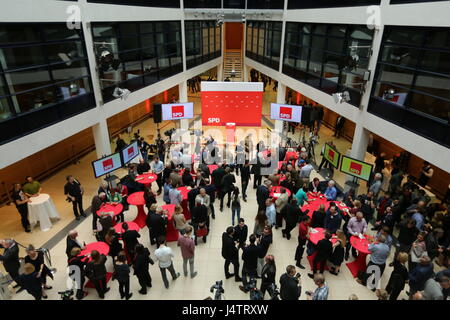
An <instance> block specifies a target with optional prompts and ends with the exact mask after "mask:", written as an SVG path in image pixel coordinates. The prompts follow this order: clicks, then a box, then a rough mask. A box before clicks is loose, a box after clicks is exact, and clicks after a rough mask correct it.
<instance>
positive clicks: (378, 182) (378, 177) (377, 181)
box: [369, 172, 383, 198]
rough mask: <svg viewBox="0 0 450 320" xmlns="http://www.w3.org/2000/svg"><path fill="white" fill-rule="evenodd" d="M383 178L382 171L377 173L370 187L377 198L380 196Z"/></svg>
mask: <svg viewBox="0 0 450 320" xmlns="http://www.w3.org/2000/svg"><path fill="white" fill-rule="evenodd" d="M381 178H383V175H382V174H381V173H379V172H377V173H375V177H374V182H373V183H372V185H371V186H370V188H369V191H372V192H373V195H374V196H375V198H376V197H378V193H379V192H380V189H381Z"/></svg>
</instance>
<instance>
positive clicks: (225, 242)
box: [222, 227, 242, 282]
mask: <svg viewBox="0 0 450 320" xmlns="http://www.w3.org/2000/svg"><path fill="white" fill-rule="evenodd" d="M233 235H234V228H233V227H228V228H227V231H226V232H224V233H223V234H222V257H223V258H224V259H225V264H224V270H225V277H226V278H227V279H229V278H231V277H233V276H234V279H235V280H236V282H240V281H242V278H241V277H239V256H238V248H237V247H236V243H235V242H234V239H233ZM230 263H232V264H233V267H234V273H230V271H229V267H230Z"/></svg>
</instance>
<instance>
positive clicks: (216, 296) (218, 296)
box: [209, 280, 225, 300]
mask: <svg viewBox="0 0 450 320" xmlns="http://www.w3.org/2000/svg"><path fill="white" fill-rule="evenodd" d="M214 290H216V293H215V294H214V300H222V294H223V293H225V290H224V289H223V281H222V280H219V281H216V283H215V284H214V285H213V286H212V287H211V289H209V291H210V292H211V293H213V292H214Z"/></svg>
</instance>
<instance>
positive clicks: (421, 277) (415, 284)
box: [408, 263, 434, 292]
mask: <svg viewBox="0 0 450 320" xmlns="http://www.w3.org/2000/svg"><path fill="white" fill-rule="evenodd" d="M433 273H434V272H433V264H431V263H430V264H429V265H426V266H424V265H421V264H418V265H417V266H416V267H415V268H414V269H413V270H412V271H411V272H410V273H409V277H408V278H409V287H410V289H411V290H412V291H413V292H416V291H421V290H423V289H424V287H425V282H427V280H428V279H430V278H431V277H433Z"/></svg>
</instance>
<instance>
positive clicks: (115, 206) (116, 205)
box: [97, 203, 123, 217]
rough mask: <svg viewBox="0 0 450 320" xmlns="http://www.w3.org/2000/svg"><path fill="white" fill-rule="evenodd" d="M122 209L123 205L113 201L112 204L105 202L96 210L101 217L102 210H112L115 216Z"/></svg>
mask: <svg viewBox="0 0 450 320" xmlns="http://www.w3.org/2000/svg"><path fill="white" fill-rule="evenodd" d="M122 211H123V205H122V204H121V203H114V204H109V203H105V204H103V205H102V206H101V207H100V209H99V210H98V211H97V215H98V216H99V217H101V213H102V212H113V213H114V216H117V215H118V214H120V213H121V212H122Z"/></svg>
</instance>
